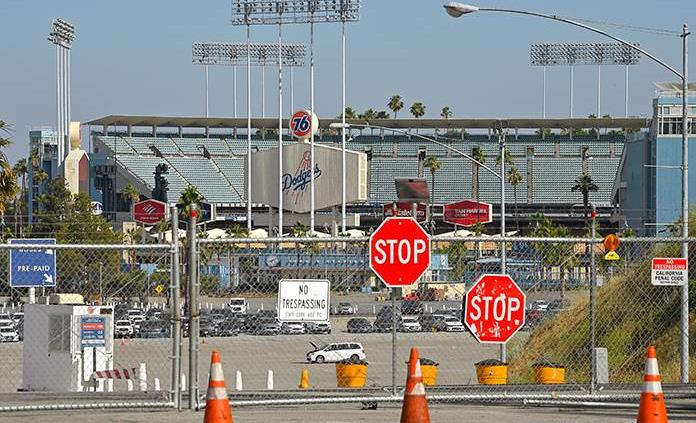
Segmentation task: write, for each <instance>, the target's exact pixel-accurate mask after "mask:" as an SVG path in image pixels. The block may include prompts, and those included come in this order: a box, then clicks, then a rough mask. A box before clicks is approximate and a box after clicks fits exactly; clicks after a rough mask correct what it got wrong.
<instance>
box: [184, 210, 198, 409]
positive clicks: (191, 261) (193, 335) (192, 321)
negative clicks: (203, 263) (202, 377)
mask: <svg viewBox="0 0 696 423" xmlns="http://www.w3.org/2000/svg"><path fill="white" fill-rule="evenodd" d="M188 209H189V221H188V232H187V235H186V238H187V239H186V240H187V242H188V267H187V270H188V282H187V283H188V286H187V288H188V300H187V303H188V314H189V330H188V332H189V369H188V377H189V409H191V410H195V409H197V407H198V348H199V345H198V342H199V338H198V337H199V329H198V326H199V319H200V310H199V308H198V278H197V276H198V263H197V260H196V258H197V257H196V217H197V216H198V206H197V205H196V204H191V205H189V206H188Z"/></svg>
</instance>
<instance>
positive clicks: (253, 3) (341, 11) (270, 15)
mask: <svg viewBox="0 0 696 423" xmlns="http://www.w3.org/2000/svg"><path fill="white" fill-rule="evenodd" d="M359 13H360V0H271V1H268V0H266V1H263V0H232V25H246V26H247V34H248V33H249V26H250V25H278V44H279V45H280V44H282V25H283V24H307V23H308V24H309V81H310V82H309V85H310V95H309V97H310V109H311V111H312V113H315V110H314V24H315V23H321V22H341V23H343V24H344V25H345V23H346V22H354V21H357V20H359ZM344 35H345V31H344ZM344 54H345V53H344ZM344 65H345V61H344ZM344 67H345V66H344ZM344 73H345V71H344ZM278 75H279V77H278V79H279V84H278V92H279V98H280V100H281V101H280V102H281V104H282V79H283V78H282V66H280V65H279V66H278ZM343 108H344V109H345V107H343ZM279 110H281V111H282V105H281V106H280V109H279ZM280 114H282V113H280ZM315 114H316V113H315ZM278 119H279V123H278V126H279V129H280V130H279V133H278V144H279V150H280V151H279V154H282V144H283V143H282V121H281V119H282V116H278ZM343 140H345V133H344V134H343ZM342 150H343V151H342V155H343V160H342V162H343V164H342V167H343V171H342V174H343V181H344V182H343V184H344V186H345V141H343V142H342ZM310 157H311V158H310V166H311V168H312V169H314V167H315V163H314V134H313V133H312V136H311V138H310ZM279 162H280V175H281V177H280V181H279V184H280V187H279V194H278V195H279V205H278V228H279V230H280V233H281V235H282V232H283V201H282V197H283V190H282V188H281V187H282V173H283V167H282V158H281V160H280V161H279ZM314 192H315V191H314V178H311V179H310V211H309V232H310V234H313V233H314V226H315V222H314V214H315V210H314ZM343 192H344V194H343V195H344V197H343V198H345V188H344V189H343ZM344 204H345V201H344ZM342 208H343V210H344V212H343V221H344V222H345V206H343V207H342ZM344 226H345V224H344Z"/></svg>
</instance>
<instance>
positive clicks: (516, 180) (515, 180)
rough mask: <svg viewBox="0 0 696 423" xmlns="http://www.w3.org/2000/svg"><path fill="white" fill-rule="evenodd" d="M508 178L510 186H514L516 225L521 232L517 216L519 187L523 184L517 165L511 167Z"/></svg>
mask: <svg viewBox="0 0 696 423" xmlns="http://www.w3.org/2000/svg"><path fill="white" fill-rule="evenodd" d="M507 178H508V182H509V183H510V185H512V196H513V198H514V199H515V225H516V226H517V230H518V231H519V230H520V218H519V215H518V214H517V185H519V184H520V183H522V174H520V172H519V171H518V170H517V168H516V167H515V165H512V166H511V167H510V170H509V171H508V174H507Z"/></svg>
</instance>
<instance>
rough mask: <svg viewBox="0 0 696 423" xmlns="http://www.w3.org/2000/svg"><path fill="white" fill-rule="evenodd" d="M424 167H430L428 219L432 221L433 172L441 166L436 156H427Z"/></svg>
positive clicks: (433, 198) (433, 200) (433, 197)
mask: <svg viewBox="0 0 696 423" xmlns="http://www.w3.org/2000/svg"><path fill="white" fill-rule="evenodd" d="M424 166H425V167H427V168H428V169H430V177H431V179H430V189H431V190H432V193H430V221H431V222H432V221H433V204H434V203H435V172H437V171H438V170H440V169H441V168H442V163H441V162H440V161H439V160H438V159H437V157H432V156H431V157H428V158H427V159H426V160H425V164H424Z"/></svg>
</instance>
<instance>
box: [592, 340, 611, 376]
mask: <svg viewBox="0 0 696 423" xmlns="http://www.w3.org/2000/svg"><path fill="white" fill-rule="evenodd" d="M594 356H595V363H597V373H596V374H595V381H597V384H598V385H606V384H608V383H609V353H608V351H607V349H606V348H595V349H594Z"/></svg>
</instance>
